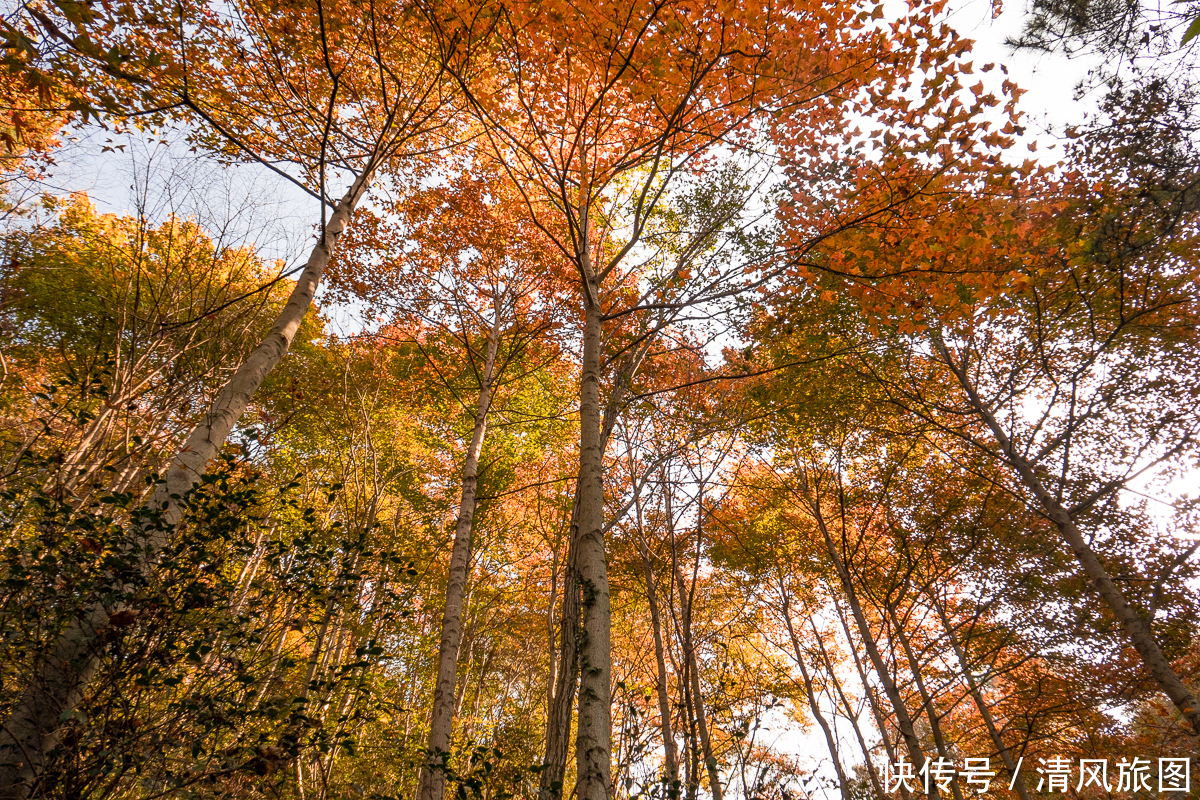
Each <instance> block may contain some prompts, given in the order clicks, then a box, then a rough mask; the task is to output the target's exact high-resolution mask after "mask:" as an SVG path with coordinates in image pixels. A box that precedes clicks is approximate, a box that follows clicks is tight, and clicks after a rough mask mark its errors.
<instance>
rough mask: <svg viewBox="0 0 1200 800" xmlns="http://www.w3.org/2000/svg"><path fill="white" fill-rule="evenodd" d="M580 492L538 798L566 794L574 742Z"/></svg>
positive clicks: (572, 528) (565, 574) (570, 542)
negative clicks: (565, 786) (572, 714)
mask: <svg viewBox="0 0 1200 800" xmlns="http://www.w3.org/2000/svg"><path fill="white" fill-rule="evenodd" d="M578 520H579V493H578V492H576V493H575V502H574V505H573V506H572V508H571V526H570V531H569V533H568V535H567V563H566V567H565V569H564V570H563V591H562V613H561V615H560V624H559V628H560V630H561V634H560V635H561V637H562V642H561V645H560V647H559V652H558V668H557V672H556V674H555V677H554V683H553V685H552V686H551V689H552V693H551V695H550V704H549V707H548V708H547V710H546V754H545V758H544V759H543V760H542V772H541V774H540V775H539V776H538V800H558V798H561V797H562V795H563V781H564V780H566V775H567V751H568V748H569V745H570V741H571V711H572V709H573V707H574V705H575V689H576V687H577V686H578V683H579V611H580V609H579V581H578V575H577V574H576V573H577V569H578V568H577V566H576V559H577V556H578V554H579V546H578V544H577V539H578V536H579V522H578Z"/></svg>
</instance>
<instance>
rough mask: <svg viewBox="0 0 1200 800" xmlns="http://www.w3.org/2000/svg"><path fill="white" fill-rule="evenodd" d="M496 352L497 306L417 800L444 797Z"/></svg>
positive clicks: (454, 553) (450, 576)
mask: <svg viewBox="0 0 1200 800" xmlns="http://www.w3.org/2000/svg"><path fill="white" fill-rule="evenodd" d="M499 350H500V304H499V303H497V304H496V319H495V321H494V322H493V324H492V329H491V331H490V332H489V334H488V340H487V356H486V357H485V359H484V365H483V375H482V376H480V383H479V401H478V403H476V406H475V428H474V430H473V431H472V433H471V443H470V444H469V445H468V446H467V453H466V460H465V462H464V464H463V479H462V496H461V498H460V500H459V503H458V521H457V523H456V524H455V526H454V546H453V548H452V550H451V553H450V571H449V574H448V576H447V580H446V605H445V609H444V610H443V612H442V638H441V641H440V643H439V644H438V666H437V681H436V683H435V684H434V688H433V712H432V714H431V715H430V722H429V744H428V747H427V751H428V753H427V756H426V761H425V764H424V766H423V767H422V769H421V778H420V781H419V783H418V785H417V798H418V800H442V797H443V796H444V795H445V792H446V765H447V763H448V759H449V758H450V733H451V731H452V729H453V727H454V710H455V709H454V706H455V703H454V685H455V683H456V678H457V675H458V648H459V645H460V644H461V642H462V613H463V596H464V595H465V593H466V586H467V578H468V572H469V571H470V568H471V531H472V528H473V525H474V522H475V490H476V487H477V485H478V483H479V454H480V452H481V451H482V450H483V439H484V436H485V435H486V434H487V418H488V411H489V410H490V409H491V407H492V382H493V379H494V378H495V375H494V373H495V369H496V355H497V353H498V352H499Z"/></svg>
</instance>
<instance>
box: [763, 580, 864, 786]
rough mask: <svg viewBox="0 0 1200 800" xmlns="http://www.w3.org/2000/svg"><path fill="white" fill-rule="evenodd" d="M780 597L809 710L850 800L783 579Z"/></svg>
mask: <svg viewBox="0 0 1200 800" xmlns="http://www.w3.org/2000/svg"><path fill="white" fill-rule="evenodd" d="M779 596H780V597H781V598H782V599H783V609H782V610H783V622H784V624H785V625H786V626H787V632H788V638H789V639H790V640H791V642H792V652H793V653H794V654H795V657H796V666H798V667H800V677H801V678H803V679H804V693H805V694H806V695H807V696H808V708H809V710H811V711H812V715H813V719H815V720H816V721H817V724H818V725H820V726H821V733H823V734H825V746H826V747H828V748H829V758H830V759H832V761H833V769H834V770H835V771H836V772H837V777H838V790H839V791H840V792H841V793H842V797H843V798H844V800H850V782H849V781H848V780H847V779H846V770H845V769H844V768H843V767H842V759H841V757H840V756H839V755H838V746H837V739H836V738H835V737H834V735H833V731H832V730H831V729H830V727H829V722H828V721H827V720H826V719H825V714H824V713H822V712H821V705H820V704H819V703H818V702H817V690H816V688H815V687H814V686H813V682H812V678H811V677H810V676H809V674H808V667H807V666H805V664H804V648H803V647H801V646H800V637H798V636H797V635H796V628H795V626H794V625H792V608H791V602H790V600H789V598H788V592H787V587H786V586H784V583H783V579H782V578H780V580H779Z"/></svg>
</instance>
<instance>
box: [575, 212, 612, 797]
mask: <svg viewBox="0 0 1200 800" xmlns="http://www.w3.org/2000/svg"><path fill="white" fill-rule="evenodd" d="M583 240H584V242H585V243H586V241H587V238H586V236H584V237H583ZM581 250H582V251H583V252H584V253H585V254H586V252H587V248H586V246H585V247H584V248H581ZM583 272H584V280H585V282H586V283H587V284H588V286H587V289H588V292H587V293H588V294H589V295H590V297H591V298H595V297H596V296H597V293H598V291H597V290H598V288H599V287H598V286H597V285H596V283H595V281H594V279H593V278H592V277H591V274H592V270H591V268H590V266H588V265H586V264H585V268H584V270H583ZM586 305H587V307H586V310H585V319H584V332H583V369H582V374H581V378H580V398H579V425H580V434H579V439H580V448H579V480H578V484H577V486H576V492H577V493H578V495H579V560H578V566H579V588H580V593H581V596H582V602H581V606H582V611H583V629H582V636H581V637H580V646H579V718H578V723H577V730H576V738H575V765H576V771H577V777H576V787H575V789H576V794H577V795H578V797H579V800H608V797H609V795H610V792H611V786H612V778H611V774H612V707H611V686H610V681H611V676H612V653H611V648H610V628H611V599H610V597H609V588H608V564H607V561H606V555H605V546H604V444H603V438H604V437H603V435H602V433H601V430H600V428H601V416H602V413H601V407H600V373H601V370H602V363H601V362H602V361H603V347H604V342H603V330H602V327H601V316H602V311H601V309H600V308H599V306H598V305H597V304H596V303H595V302H594V301H593V300H591V299H588V300H587V303H586Z"/></svg>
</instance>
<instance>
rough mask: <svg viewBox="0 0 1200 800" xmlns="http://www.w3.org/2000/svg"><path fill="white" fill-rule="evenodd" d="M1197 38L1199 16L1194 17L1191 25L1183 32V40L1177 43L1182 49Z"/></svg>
mask: <svg viewBox="0 0 1200 800" xmlns="http://www.w3.org/2000/svg"><path fill="white" fill-rule="evenodd" d="M1197 36H1200V14H1197V15H1196V18H1195V19H1193V20H1192V24H1191V25H1188V28H1187V30H1186V31H1184V32H1183V39H1182V40H1181V41H1180V42H1179V46H1180V47H1183V46H1184V45H1185V44H1187V43H1188V42H1190V41H1191V40H1192V39H1195V38H1196V37H1197Z"/></svg>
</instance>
